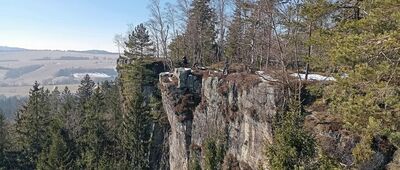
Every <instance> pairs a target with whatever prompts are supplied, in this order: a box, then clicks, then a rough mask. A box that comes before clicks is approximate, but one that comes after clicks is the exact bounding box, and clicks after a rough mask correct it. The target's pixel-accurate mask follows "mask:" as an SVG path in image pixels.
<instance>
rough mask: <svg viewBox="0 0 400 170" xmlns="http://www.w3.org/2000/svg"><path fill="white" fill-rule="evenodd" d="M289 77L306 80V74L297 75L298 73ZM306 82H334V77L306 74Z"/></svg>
mask: <svg viewBox="0 0 400 170" xmlns="http://www.w3.org/2000/svg"><path fill="white" fill-rule="evenodd" d="M290 76H292V77H299V76H300V78H301V79H302V80H304V79H306V74H298V73H293V74H291V75H290ZM308 80H316V81H336V79H335V78H334V77H327V76H323V75H319V74H308Z"/></svg>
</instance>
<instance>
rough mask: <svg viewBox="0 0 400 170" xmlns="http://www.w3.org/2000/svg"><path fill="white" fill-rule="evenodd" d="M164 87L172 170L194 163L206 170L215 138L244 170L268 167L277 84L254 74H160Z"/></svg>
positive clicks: (205, 72)
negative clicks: (208, 151) (210, 143)
mask: <svg viewBox="0 0 400 170" xmlns="http://www.w3.org/2000/svg"><path fill="white" fill-rule="evenodd" d="M160 88H161V93H162V101H163V106H164V109H165V112H166V113H167V115H168V120H169V122H170V126H171V135H170V137H169V147H170V160H169V161H170V166H171V169H188V168H190V166H193V165H191V162H193V160H199V163H200V165H201V166H202V167H204V166H205V162H204V159H203V158H204V156H205V151H204V150H205V145H204V144H205V141H206V140H207V139H210V138H213V139H218V143H219V144H220V145H221V146H223V147H224V155H223V157H225V159H230V160H229V161H233V162H236V164H237V166H238V167H240V168H241V169H257V168H259V167H266V166H267V165H266V163H267V162H268V161H267V160H266V157H265V153H264V151H263V150H264V148H265V145H266V144H268V143H270V142H272V130H271V122H272V118H273V116H274V115H275V113H276V107H275V106H276V105H275V102H276V97H275V92H276V89H277V88H276V87H275V85H274V83H273V82H271V81H266V80H265V79H263V78H262V77H260V76H257V75H254V74H246V73H233V74H229V75H227V76H224V75H221V74H220V73H217V72H211V71H192V70H190V69H184V68H179V69H175V71H174V72H173V73H162V74H160ZM225 162H226V161H225ZM232 165H234V164H230V165H225V166H232Z"/></svg>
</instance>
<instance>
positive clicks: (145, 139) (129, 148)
mask: <svg viewBox="0 0 400 170" xmlns="http://www.w3.org/2000/svg"><path fill="white" fill-rule="evenodd" d="M143 62H145V61H142V60H137V61H136V62H134V63H133V65H132V66H130V68H129V76H128V77H127V78H128V79H129V85H127V86H126V87H124V88H126V89H124V90H128V91H129V94H126V95H129V96H128V98H129V102H130V103H129V104H128V105H127V106H126V107H127V108H126V109H125V111H124V113H123V115H122V126H120V130H119V133H120V134H119V135H118V136H119V141H120V143H121V147H122V148H121V150H122V151H123V155H122V156H123V159H122V160H124V163H125V166H127V167H129V168H131V169H149V168H150V166H149V156H150V155H149V151H150V144H151V143H150V133H151V116H150V110H149V108H148V106H147V105H146V103H145V100H144V96H143V86H144V85H145V84H146V83H148V79H149V77H148V74H147V70H146V68H145V67H144V63H143ZM128 86H129V87H128Z"/></svg>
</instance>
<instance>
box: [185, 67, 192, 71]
mask: <svg viewBox="0 0 400 170" xmlns="http://www.w3.org/2000/svg"><path fill="white" fill-rule="evenodd" d="M184 69H185V71H189V70H192V69H191V68H184Z"/></svg>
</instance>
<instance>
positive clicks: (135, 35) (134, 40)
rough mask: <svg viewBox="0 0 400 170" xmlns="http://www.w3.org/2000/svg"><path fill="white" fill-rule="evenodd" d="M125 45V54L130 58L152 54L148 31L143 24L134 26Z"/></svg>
mask: <svg viewBox="0 0 400 170" xmlns="http://www.w3.org/2000/svg"><path fill="white" fill-rule="evenodd" d="M125 45H126V47H127V49H128V50H125V56H128V57H130V58H143V57H149V56H153V55H154V48H153V42H151V40H150V35H149V32H148V31H147V29H146V27H145V26H144V25H143V24H139V25H138V26H136V27H135V29H134V30H133V31H132V33H131V34H129V37H128V41H127V42H125Z"/></svg>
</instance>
